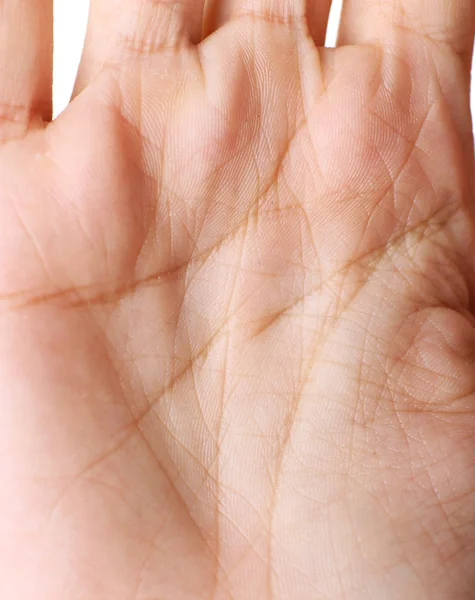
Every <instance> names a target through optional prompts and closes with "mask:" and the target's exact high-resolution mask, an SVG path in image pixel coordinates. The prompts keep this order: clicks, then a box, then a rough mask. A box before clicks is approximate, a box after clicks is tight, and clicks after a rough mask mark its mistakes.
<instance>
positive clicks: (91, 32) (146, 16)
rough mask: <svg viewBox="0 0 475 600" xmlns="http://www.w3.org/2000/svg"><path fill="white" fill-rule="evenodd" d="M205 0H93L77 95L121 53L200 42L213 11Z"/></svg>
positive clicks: (138, 54)
mask: <svg viewBox="0 0 475 600" xmlns="http://www.w3.org/2000/svg"><path fill="white" fill-rule="evenodd" d="M205 4H206V0H91V4H90V11H89V22H88V28H87V33H86V41H85V44H84V51H83V55H82V58H81V63H80V66H79V70H78V76H77V80H76V85H75V90H74V94H73V95H77V94H78V93H79V92H80V91H81V90H82V89H84V87H86V86H87V84H88V83H89V81H91V80H92V79H93V78H94V76H95V75H96V74H97V73H98V72H100V71H101V69H102V68H103V66H104V64H105V63H107V62H108V61H110V60H118V61H120V55H121V52H122V51H124V50H125V53H126V54H128V55H129V56H130V54H132V55H135V56H136V58H137V59H139V58H140V57H143V56H146V55H151V54H153V53H158V52H159V51H160V50H161V49H164V48H168V49H169V48H172V47H178V46H179V45H180V44H181V43H183V42H189V41H191V42H199V41H200V40H201V39H202V37H203V35H204V32H205V30H206V27H207V22H206V21H207V19H208V14H209V13H210V11H209V10H208V9H206V10H205Z"/></svg>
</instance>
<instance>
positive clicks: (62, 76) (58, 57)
mask: <svg viewBox="0 0 475 600" xmlns="http://www.w3.org/2000/svg"><path fill="white" fill-rule="evenodd" d="M388 1H389V0H388ZM341 2H342V0H333V8H332V15H331V18H330V27H329V34H328V44H329V45H332V44H334V41H335V38H336V29H337V23H338V17H339V14H340V11H341ZM54 8H55V23H54V24H55V55H54V110H55V114H58V113H59V112H61V110H63V108H64V107H65V106H66V105H67V103H68V102H69V97H70V95H71V91H72V88H73V85H74V79H75V77H76V69H77V66H78V63H79V58H80V56H81V49H82V44H83V40H84V34H85V31H86V24H87V13H88V9H89V0H74V1H72V0H54ZM472 110H473V112H474V114H475V94H472Z"/></svg>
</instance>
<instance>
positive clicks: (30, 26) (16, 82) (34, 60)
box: [0, 0, 53, 141]
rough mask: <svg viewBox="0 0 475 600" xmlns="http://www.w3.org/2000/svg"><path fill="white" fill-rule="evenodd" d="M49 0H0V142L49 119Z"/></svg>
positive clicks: (21, 134)
mask: <svg viewBox="0 0 475 600" xmlns="http://www.w3.org/2000/svg"><path fill="white" fill-rule="evenodd" d="M52 78H53V1H52V0H22V1H21V2H20V1H19V0H2V1H0V141H5V140H9V139H12V138H18V137H22V136H23V135H24V134H25V133H26V131H27V130H28V129H29V128H30V127H32V126H34V125H35V124H37V125H40V124H42V122H43V121H50V120H51V114H52V93H53V90H52Z"/></svg>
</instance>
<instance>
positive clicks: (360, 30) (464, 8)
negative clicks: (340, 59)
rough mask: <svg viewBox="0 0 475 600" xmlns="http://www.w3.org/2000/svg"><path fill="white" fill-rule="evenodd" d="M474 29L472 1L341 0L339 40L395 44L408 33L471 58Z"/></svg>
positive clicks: (348, 42)
mask: <svg viewBox="0 0 475 600" xmlns="http://www.w3.org/2000/svg"><path fill="white" fill-rule="evenodd" d="M474 29H475V2H474V0H344V5H343V14H342V20H341V30H340V38H339V42H340V43H341V44H360V43H371V42H376V43H381V44H388V43H390V44H393V43H396V44H397V43H398V42H402V40H404V39H405V40H408V39H409V36H410V37H412V38H413V39H418V40H420V41H422V42H427V43H429V44H430V43H437V44H443V45H446V46H448V47H450V48H451V49H452V50H453V51H454V52H456V53H457V54H460V55H462V56H464V57H465V58H467V59H468V60H470V58H471V55H472V50H473V38H474Z"/></svg>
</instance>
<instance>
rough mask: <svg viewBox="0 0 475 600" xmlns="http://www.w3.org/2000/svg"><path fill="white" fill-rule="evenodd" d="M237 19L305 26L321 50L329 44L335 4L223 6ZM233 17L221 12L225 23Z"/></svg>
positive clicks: (252, 0)
mask: <svg viewBox="0 0 475 600" xmlns="http://www.w3.org/2000/svg"><path fill="white" fill-rule="evenodd" d="M223 5H225V6H227V7H228V10H227V12H228V13H231V14H232V15H233V16H234V17H239V16H246V15H248V16H250V17H254V18H258V19H263V20H267V21H271V22H272V21H274V22H276V23H282V24H284V25H285V24H288V25H289V26H290V25H297V26H298V25H304V26H305V27H307V28H308V30H309V33H310V35H311V36H312V38H313V39H314V41H315V43H316V44H317V46H323V45H324V44H325V35H326V31H327V24H328V16H329V14H330V7H331V0H228V2H227V3H226V2H225V3H223ZM228 16H229V15H226V14H225V12H224V10H221V19H220V20H221V23H222V22H224V21H225V20H226V19H227V18H228Z"/></svg>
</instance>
